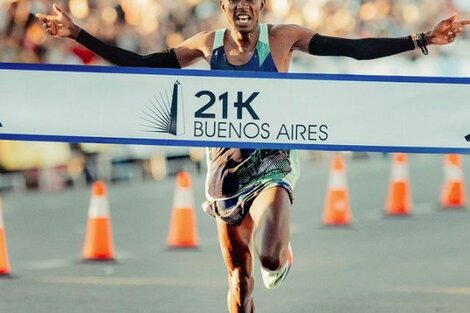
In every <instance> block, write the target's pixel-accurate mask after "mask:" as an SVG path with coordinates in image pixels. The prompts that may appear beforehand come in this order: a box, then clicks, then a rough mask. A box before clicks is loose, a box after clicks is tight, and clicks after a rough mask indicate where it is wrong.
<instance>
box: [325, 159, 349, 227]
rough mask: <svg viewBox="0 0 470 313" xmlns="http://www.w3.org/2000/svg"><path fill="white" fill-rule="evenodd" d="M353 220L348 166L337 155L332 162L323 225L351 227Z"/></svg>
mask: <svg viewBox="0 0 470 313" xmlns="http://www.w3.org/2000/svg"><path fill="white" fill-rule="evenodd" d="M351 219H352V214H351V207H350V205H349V193H348V188H347V179H346V165H345V162H344V160H343V158H342V157H341V156H340V155H339V154H336V156H335V157H334V158H333V160H332V162H331V169H330V176H329V179H328V190H327V194H326V203H325V207H324V210H323V224H325V225H349V224H350V223H351Z"/></svg>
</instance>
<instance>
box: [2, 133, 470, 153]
mask: <svg viewBox="0 0 470 313" xmlns="http://www.w3.org/2000/svg"><path fill="white" fill-rule="evenodd" d="M0 140H20V141H48V142H66V143H102V144H126V145H149V146H177V147H234V148H251V149H253V148H255V149H294V150H316V151H353V152H384V153H388V152H404V153H432V154H444V153H458V154H470V148H468V149H467V148H433V147H400V146H356V145H321V144H319V145H315V144H296V143H293V144H274V143H250V142H225V141H192V140H171V139H170V140H161V139H146V138H117V137H85V136H55V135H32V134H0Z"/></svg>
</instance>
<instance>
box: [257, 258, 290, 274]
mask: <svg viewBox="0 0 470 313" xmlns="http://www.w3.org/2000/svg"><path fill="white" fill-rule="evenodd" d="M259 260H260V262H261V266H262V267H263V268H265V269H267V270H269V271H276V270H278V269H280V268H281V266H282V265H284V264H283V263H282V261H281V258H280V256H279V254H277V256H276V255H274V256H273V255H260V257H259Z"/></svg>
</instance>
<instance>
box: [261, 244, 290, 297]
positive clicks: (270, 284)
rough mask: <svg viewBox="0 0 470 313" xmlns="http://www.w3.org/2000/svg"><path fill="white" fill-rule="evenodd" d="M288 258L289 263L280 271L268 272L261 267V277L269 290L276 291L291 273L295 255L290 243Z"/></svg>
mask: <svg viewBox="0 0 470 313" xmlns="http://www.w3.org/2000/svg"><path fill="white" fill-rule="evenodd" d="M288 252H289V254H288V256H287V262H286V264H284V265H283V266H282V267H281V268H280V269H278V270H277V271H268V270H266V269H264V268H263V267H261V276H262V277H263V283H264V285H265V286H266V288H268V289H274V288H276V287H279V286H280V285H281V284H282V282H283V281H284V279H286V277H287V274H288V273H289V269H290V267H291V265H292V262H293V260H294V255H293V254H292V247H291V245H290V242H289V247H288Z"/></svg>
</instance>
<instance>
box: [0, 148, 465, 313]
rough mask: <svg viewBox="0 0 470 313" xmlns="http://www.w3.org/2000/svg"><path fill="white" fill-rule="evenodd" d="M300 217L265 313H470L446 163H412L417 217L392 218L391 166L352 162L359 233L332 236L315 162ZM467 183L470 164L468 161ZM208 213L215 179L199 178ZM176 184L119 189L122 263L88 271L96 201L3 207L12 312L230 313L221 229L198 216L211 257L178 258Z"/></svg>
mask: <svg viewBox="0 0 470 313" xmlns="http://www.w3.org/2000/svg"><path fill="white" fill-rule="evenodd" d="M302 165H303V169H302V177H301V179H300V181H299V183H298V186H297V188H296V202H295V206H294V208H293V211H292V246H293V249H294V266H293V267H292V269H291V272H290V273H289V277H288V279H287V280H286V281H285V283H284V284H283V285H282V286H281V287H280V288H278V289H276V290H272V291H268V290H265V289H264V287H263V286H262V283H261V282H260V275H259V264H256V281H257V289H256V291H255V299H256V306H257V312H266V313H268V312H269V313H273V312H291V313H296V312H299V313H300V312H302V313H304V312H319V313H320V312H321V313H336V312H337V313H368V312H380V313H396V312H400V313H408V312H409V313H421V312H422V313H428V312H449V313H467V312H469V310H470V213H469V212H468V211H467V210H460V211H456V210H442V209H439V208H438V199H439V193H440V189H441V184H442V181H443V172H442V163H441V156H439V155H412V156H410V179H411V188H412V195H413V208H412V213H413V214H412V216H411V217H407V218H387V217H385V216H384V213H383V212H384V203H385V195H386V191H387V187H388V179H389V170H390V159H388V158H382V156H381V155H375V157H374V158H372V159H368V160H365V159H364V160H363V159H359V160H348V163H347V171H348V183H349V192H350V197H351V206H352V211H353V217H354V220H353V224H352V226H351V227H333V228H329V227H323V226H322V224H321V214H322V210H323V204H324V199H325V192H326V182H327V176H328V162H327V160H326V159H323V160H317V161H315V162H311V161H308V160H307V159H305V158H304V159H303V161H302ZM464 167H465V168H466V169H468V170H467V171H466V172H465V178H466V180H467V181H468V179H470V178H469V176H468V175H469V174H470V159H467V158H466V157H464ZM192 174H193V175H192V178H193V183H194V195H195V198H196V202H197V203H199V202H201V201H202V199H203V185H204V177H203V176H199V175H197V174H196V173H192ZM174 184H175V180H174V177H169V178H168V179H166V180H164V181H159V182H157V181H134V182H132V183H119V184H112V185H109V186H108V187H109V200H110V206H111V219H112V227H113V233H114V242H115V247H116V259H117V262H116V263H87V262H82V260H81V259H80V253H81V248H82V244H83V240H84V229H85V223H86V218H87V210H88V201H89V193H90V190H89V189H88V188H87V187H77V188H73V189H69V190H65V191H62V192H20V191H13V192H8V193H5V194H3V195H2V199H3V209H4V219H5V227H6V233H7V240H8V250H9V257H10V262H11V266H12V276H11V277H10V278H1V279H0V312H2V313H3V312H8V313H13V312H14V313H23V312H24V313H26V312H27V313H30V312H35V313H41V312H48V313H59V312H60V313H64V312H66V313H75V312H80V313H82V312H100V313H108V312H113V313H121V312H122V313H124V312H126V313H128V312H136V313H137V312H145V313H153V312H204V313H215V312H217V313H220V312H226V311H227V309H226V303H225V299H226V290H227V286H226V285H227V284H226V272H225V268H224V265H223V262H222V259H221V257H220V253H219V248H218V243H217V238H216V231H215V227H214V221H213V220H212V218H210V217H208V216H205V215H204V213H203V212H202V211H201V210H200V209H199V207H196V212H197V223H198V231H199V236H200V247H199V248H198V249H194V250H169V249H167V247H166V243H165V242H166V236H167V232H168V226H169V220H170V213H171V207H172V198H173V193H174Z"/></svg>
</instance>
